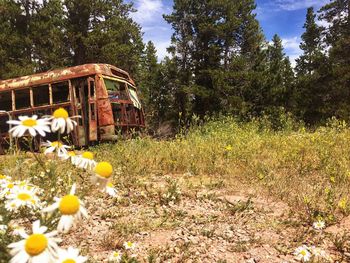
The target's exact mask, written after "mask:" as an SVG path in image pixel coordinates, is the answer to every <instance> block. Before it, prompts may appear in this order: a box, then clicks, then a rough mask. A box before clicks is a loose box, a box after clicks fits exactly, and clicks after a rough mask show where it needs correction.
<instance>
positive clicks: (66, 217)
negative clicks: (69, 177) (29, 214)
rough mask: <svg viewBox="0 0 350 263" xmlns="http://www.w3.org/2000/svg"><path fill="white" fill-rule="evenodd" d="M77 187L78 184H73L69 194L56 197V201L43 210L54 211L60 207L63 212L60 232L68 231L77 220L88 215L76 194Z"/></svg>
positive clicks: (58, 228) (59, 226) (59, 223)
mask: <svg viewBox="0 0 350 263" xmlns="http://www.w3.org/2000/svg"><path fill="white" fill-rule="evenodd" d="M75 189H76V185H75V184H73V186H72V189H71V191H70V193H69V194H68V195H65V196H63V197H62V198H55V201H56V202H55V203H54V204H52V205H51V206H49V207H47V208H45V209H44V210H43V211H44V212H52V211H54V210H56V209H58V211H59V212H60V214H61V218H60V221H59V222H58V226H57V230H58V231H59V232H63V233H67V232H68V231H69V230H70V229H71V228H72V227H73V226H74V225H75V223H76V221H79V220H81V219H82V216H84V217H87V216H88V215H87V211H86V209H85V207H84V205H83V202H82V201H81V200H79V198H78V197H77V196H76V195H75Z"/></svg>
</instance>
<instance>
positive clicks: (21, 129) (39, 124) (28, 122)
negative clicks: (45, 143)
mask: <svg viewBox="0 0 350 263" xmlns="http://www.w3.org/2000/svg"><path fill="white" fill-rule="evenodd" d="M18 119H19V120H18V121H17V120H11V121H7V123H8V124H12V125H16V126H15V127H13V128H11V129H10V131H9V132H10V133H12V136H13V137H22V136H23V135H24V134H25V133H26V132H29V134H30V135H31V136H33V137H34V136H36V135H37V134H40V135H41V136H42V137H45V135H46V133H50V132H51V130H50V127H49V125H50V121H49V119H47V118H43V119H39V120H38V116H37V115H33V116H32V117H28V116H19V117H18Z"/></svg>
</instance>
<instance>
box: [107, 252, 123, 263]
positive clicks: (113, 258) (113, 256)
mask: <svg viewBox="0 0 350 263" xmlns="http://www.w3.org/2000/svg"><path fill="white" fill-rule="evenodd" d="M121 260H122V253H121V252H120V251H113V252H112V254H111V255H110V256H109V258H108V261H109V262H120V261H121Z"/></svg>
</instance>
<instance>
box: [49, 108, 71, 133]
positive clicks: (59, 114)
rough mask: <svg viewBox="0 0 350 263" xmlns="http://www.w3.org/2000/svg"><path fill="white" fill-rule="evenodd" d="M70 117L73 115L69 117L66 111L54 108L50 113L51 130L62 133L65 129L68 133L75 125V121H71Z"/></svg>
mask: <svg viewBox="0 0 350 263" xmlns="http://www.w3.org/2000/svg"><path fill="white" fill-rule="evenodd" d="M76 117H78V116H76ZM72 118H74V117H69V114H68V112H67V111H66V110H65V109H63V108H59V109H57V110H55V111H54V113H53V114H52V117H51V118H50V119H51V120H52V122H51V130H52V131H53V132H57V131H58V130H59V131H60V132H61V133H64V132H65V131H66V130H67V133H70V132H71V131H72V130H73V128H74V126H76V125H77V123H76V122H75V121H73V120H72Z"/></svg>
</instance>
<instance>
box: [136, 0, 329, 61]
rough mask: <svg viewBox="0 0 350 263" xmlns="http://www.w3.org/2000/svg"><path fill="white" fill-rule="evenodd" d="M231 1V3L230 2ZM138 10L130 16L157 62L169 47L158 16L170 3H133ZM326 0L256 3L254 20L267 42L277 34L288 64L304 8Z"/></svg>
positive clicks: (156, 0) (168, 10) (168, 30)
mask: <svg viewBox="0 0 350 263" xmlns="http://www.w3.org/2000/svg"><path fill="white" fill-rule="evenodd" d="M232 1H235V0H232ZM132 2H134V7H135V8H136V9H137V10H138V11H137V12H136V13H134V14H132V17H133V19H134V20H136V22H138V23H139V24H140V25H141V27H142V32H143V33H144V36H143V37H144V40H145V41H149V40H152V41H153V42H154V44H155V46H156V48H157V54H158V59H159V60H161V59H162V58H163V57H164V56H166V55H167V53H166V48H167V47H168V46H169V45H170V37H171V35H172V29H171V26H170V25H168V24H167V23H166V22H165V21H164V19H163V17H162V15H163V14H169V13H171V11H172V6H173V1H172V0H133V1H132ZM328 2H329V0H256V3H257V10H256V13H257V19H258V20H259V22H260V25H261V27H262V29H263V31H264V34H265V36H266V39H267V40H271V38H272V36H273V35H274V34H275V33H277V34H278V35H279V36H280V37H281V38H282V40H283V45H284V47H285V52H286V54H287V55H288V56H289V57H290V59H291V61H292V63H293V64H294V60H295V59H296V58H297V57H298V56H299V55H300V53H301V51H300V49H299V43H300V36H301V34H302V33H303V31H304V30H303V24H304V22H305V15H306V9H307V8H308V7H310V6H313V7H314V8H315V9H316V10H318V9H319V8H320V7H321V6H323V5H324V4H326V3H328Z"/></svg>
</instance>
